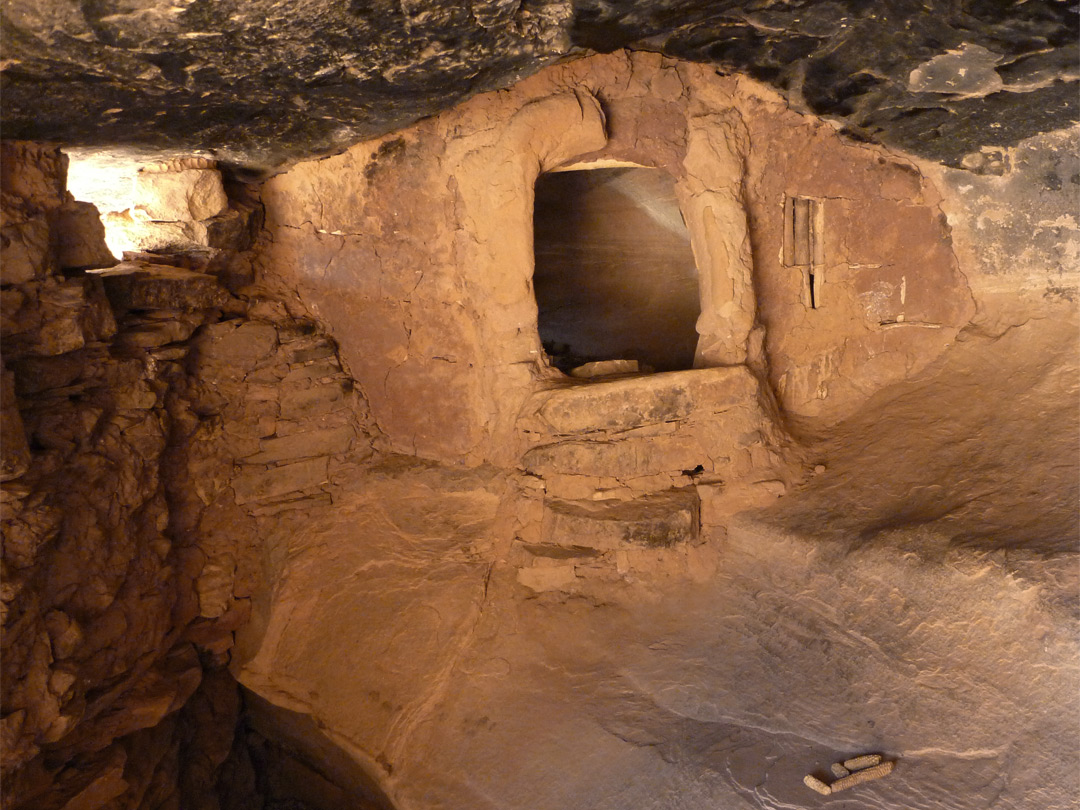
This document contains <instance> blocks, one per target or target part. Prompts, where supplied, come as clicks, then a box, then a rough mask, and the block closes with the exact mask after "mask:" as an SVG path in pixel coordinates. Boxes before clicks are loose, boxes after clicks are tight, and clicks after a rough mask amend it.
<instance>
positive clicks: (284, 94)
mask: <svg viewBox="0 0 1080 810" xmlns="http://www.w3.org/2000/svg"><path fill="white" fill-rule="evenodd" d="M3 37H4V50H5V60H4V65H3V77H4V93H5V99H6V100H5V108H6V109H5V129H6V133H7V135H8V136H9V137H22V138H35V139H43V140H61V141H63V142H66V143H70V144H91V145H97V146H107V147H116V146H117V145H123V146H128V147H135V148H138V149H141V150H142V151H143V152H144V154H147V155H155V154H156V155H162V154H166V155H168V154H186V153H189V152H192V151H194V150H213V153H214V154H216V155H217V156H219V157H228V158H231V159H232V160H234V161H236V162H239V163H242V164H245V165H248V166H255V167H259V168H264V169H265V168H269V167H273V166H277V165H279V164H281V163H283V162H286V161H292V160H296V159H302V158H306V157H311V156H312V155H313V154H316V153H320V152H321V153H326V152H328V151H336V150H339V149H342V148H345V147H347V146H349V145H351V144H353V143H356V142H357V141H359V140H362V139H368V138H372V137H375V136H379V135H382V134H385V133H387V132H389V131H392V130H394V129H398V128H400V127H402V126H404V125H407V124H410V123H412V122H414V121H416V120H417V119H419V118H422V117H424V116H428V115H432V114H435V113H437V112H440V111H442V110H445V109H447V108H449V107H450V106H452V105H454V104H456V103H458V102H459V101H461V100H463V99H465V98H467V97H469V96H471V95H474V94H475V93H477V92H483V91H486V90H491V89H494V88H496V87H506V86H509V85H511V84H513V83H514V82H515V81H517V80H519V79H520V78H521V77H522V76H525V75H528V74H530V73H533V72H535V71H537V70H538V69H540V68H542V67H543V66H544V65H547V64H550V63H552V62H553V61H556V60H559V59H561V58H565V57H567V56H572V55H583V54H586V53H589V52H593V51H601V52H610V51H614V50H617V49H620V48H624V47H631V48H638V49H643V50H648V51H656V52H661V53H664V54H665V55H667V56H671V57H677V58H682V59H687V60H691V61H696V62H699V63H701V64H704V65H709V66H710V67H711V68H713V69H720V70H722V71H742V72H746V73H748V74H749V75H751V76H753V77H755V78H756V79H758V80H761V81H765V82H769V83H771V84H772V85H773V86H775V87H776V88H778V89H779V90H781V91H782V92H784V93H785V94H786V95H787V96H788V98H790V99H791V100H792V102H793V103H795V104H796V105H805V109H807V110H809V111H812V112H814V113H817V114H819V115H828V116H833V117H836V118H838V119H840V120H841V121H842V122H843V123H844V125H845V126H847V127H848V128H849V129H850V130H852V131H854V132H856V133H858V134H860V135H861V136H862V137H870V138H874V139H877V140H879V141H882V142H884V143H887V144H890V145H895V146H900V147H903V148H905V149H907V150H910V151H913V152H915V153H917V154H921V155H924V156H928V157H931V158H933V159H935V160H939V161H944V162H947V163H949V164H950V165H960V163H961V161H962V160H963V159H964V157H965V156H966V155H968V154H970V153H973V152H975V153H977V152H978V151H979V150H980V148H981V147H983V146H996V147H1003V146H1011V145H1013V144H1015V143H1016V142H1018V141H1019V140H1021V139H1023V138H1026V137H1029V136H1032V135H1035V134H1037V133H1040V132H1046V131H1049V130H1054V129H1060V128H1062V127H1064V126H1067V125H1068V124H1069V123H1071V122H1074V121H1075V120H1076V114H1077V104H1076V95H1077V94H1076V80H1077V52H1076V43H1077V20H1076V15H1075V11H1074V10H1073V9H1072V8H1071V7H1070V5H1069V4H1068V3H1066V2H1059V1H1058V0H1032V2H1024V3H1018V4H1008V5H1003V4H1001V3H995V2H975V3H972V2H961V0H947V1H945V2H937V3H935V4H934V5H933V7H932V8H930V7H927V6H926V5H925V4H924V3H921V2H916V0H890V1H889V2H884V0H877V1H876V2H864V1H863V0H858V1H856V0H837V1H835V2H829V3H805V2H801V3H790V2H778V1H777V0H767V1H766V2H755V3H747V2H732V0H725V1H724V2H712V1H710V2H702V0H679V1H678V2H650V3H618V2H610V1H609V0H525V2H520V1H519V0H473V2H471V3H468V4H464V5H462V4H459V3H453V2H446V1H445V0H408V1H407V2H395V3H391V2H379V3H330V2H324V1H323V0H311V1H309V2H305V3H303V4H298V5H297V4H293V5H290V6H289V7H288V8H286V7H283V6H281V5H280V4H278V3H275V2H273V0H251V1H250V2H245V3H227V4H225V5H220V4H205V3H194V4H187V5H183V6H177V5H172V4H170V3H166V2H161V1H159V0H154V1H153V2H149V1H147V0H144V1H143V2H139V3H137V4H132V3H129V2H118V1H117V0H101V1H100V2H95V3H92V4H80V3H75V2H73V1H72V0H12V1H11V2H9V3H8V4H7V8H6V14H5V26H4V31H3ZM208 155H209V153H208Z"/></svg>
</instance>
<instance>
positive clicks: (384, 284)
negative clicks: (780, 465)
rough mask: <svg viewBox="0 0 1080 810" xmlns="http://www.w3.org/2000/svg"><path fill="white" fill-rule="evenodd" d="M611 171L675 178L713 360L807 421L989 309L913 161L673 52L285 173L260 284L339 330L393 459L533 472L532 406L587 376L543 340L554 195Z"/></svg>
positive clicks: (270, 193)
mask: <svg viewBox="0 0 1080 810" xmlns="http://www.w3.org/2000/svg"><path fill="white" fill-rule="evenodd" d="M609 160H617V161H622V162H629V163H634V164H637V165H641V166H651V167H656V168H661V169H664V170H666V171H667V172H669V173H670V174H671V175H672V176H673V177H674V178H675V180H676V189H677V193H678V196H679V200H680V206H681V208H682V213H683V216H684V218H685V221H686V224H687V228H688V231H689V233H690V239H691V244H692V247H693V251H694V255H695V258H696V262H697V266H698V271H699V273H700V278H701V316H700V318H699V319H698V322H697V324H696V328H697V331H698V334H699V336H700V337H699V341H698V347H697V353H696V358H695V367H697V368H705V367H717V366H729V365H746V366H747V367H748V368H750V369H752V370H753V371H754V374H755V375H756V376H757V378H758V379H765V380H768V383H769V384H770V387H771V388H772V392H773V393H774V394H775V396H776V398H777V400H778V402H779V404H780V405H781V407H782V408H783V409H784V410H785V411H786V412H787V413H788V414H790V415H795V416H802V417H813V418H816V419H819V420H822V421H835V420H838V419H839V418H842V417H843V416H844V415H846V414H848V413H850V412H852V411H853V410H854V409H855V408H856V407H857V406H858V405H859V404H860V403H862V402H864V401H865V399H866V398H867V397H868V396H869V395H870V394H871V393H872V392H873V391H874V390H877V389H878V388H880V387H882V386H883V385H885V384H888V383H890V382H893V381H896V380H898V379H901V378H903V377H905V376H906V375H908V374H911V373H913V372H914V371H916V370H917V369H918V368H920V367H922V366H923V365H925V364H926V363H927V362H929V361H930V360H931V359H932V358H933V357H935V356H936V355H937V354H938V353H940V351H941V350H942V349H943V348H944V347H945V346H946V345H947V344H948V343H949V341H950V340H951V339H952V338H953V336H954V335H955V334H956V332H957V330H958V329H959V328H960V327H962V326H963V325H964V324H965V323H966V322H967V321H968V320H969V318H970V316H971V314H972V312H973V307H972V303H971V297H970V294H969V293H968V291H967V288H966V286H965V283H964V279H963V276H962V275H961V274H960V273H959V271H958V268H957V264H956V260H955V257H954V256H953V253H952V250H951V247H950V242H949V233H948V228H947V226H946V224H945V221H944V219H943V217H942V216H941V214H940V212H939V210H938V207H937V204H938V195H937V193H936V191H935V190H934V189H933V188H932V187H931V186H930V185H929V184H928V183H927V182H926V181H925V180H924V179H923V177H922V176H921V175H920V174H919V172H918V171H917V170H916V169H915V168H914V167H912V166H911V165H909V164H908V163H906V162H905V161H904V160H902V159H899V158H896V157H894V156H891V155H889V154H888V153H886V152H884V151H883V150H881V149H880V148H876V147H869V146H865V145H857V144H853V143H850V142H848V141H845V140H844V139H842V138H841V137H839V136H838V135H837V134H836V132H835V131H834V130H833V129H832V128H830V127H829V126H827V125H825V124H823V123H822V122H820V121H818V120H816V119H813V118H810V117H806V116H801V115H798V114H796V113H793V112H791V111H790V110H789V109H788V108H787V107H786V105H785V104H784V103H783V102H782V100H781V99H780V98H779V97H778V96H777V95H776V94H775V93H773V92H771V91H769V90H767V89H765V88H764V87H762V86H761V85H758V84H756V83H754V82H752V81H750V80H747V79H745V78H742V77H722V76H718V75H716V74H715V72H713V71H711V70H709V69H707V68H705V67H703V66H699V65H689V64H681V63H677V62H674V61H671V60H667V59H662V58H660V57H659V56H656V55H653V54H627V53H616V54H612V55H607V56H597V57H592V58H588V59H582V60H578V61H576V62H573V63H571V64H567V65H561V66H557V67H553V68H550V69H548V70H546V71H543V72H542V73H540V74H538V75H536V76H534V77H532V78H530V79H528V80H526V81H524V82H522V83H520V84H519V85H517V86H516V87H514V88H512V89H510V90H507V91H501V92H497V93H489V94H485V95H482V96H478V97H476V98H474V99H472V100H470V101H469V102H467V103H465V104H463V105H461V106H460V107H458V108H456V109H454V110H452V111H449V112H447V113H444V114H442V115H440V116H438V117H435V118H432V119H428V120H426V121H423V122H420V123H418V124H416V125H415V126H413V127H410V128H408V129H406V130H402V131H401V132H399V133H395V134H393V135H389V136H386V137H383V138H379V139H376V140H373V141H369V142H366V143H362V144H359V145H357V146H355V147H353V148H351V149H350V150H348V151H347V152H345V153H343V154H341V155H337V156H335V157H331V158H327V159H325V160H321V161H313V162H308V163H303V164H299V165H297V166H295V167H294V168H292V169H291V170H290V171H288V172H286V173H284V174H282V175H279V176H278V177H275V178H273V179H272V180H271V181H269V182H268V183H267V184H266V185H265V187H264V193H263V200H264V203H265V205H266V215H267V228H268V230H269V233H270V235H271V241H269V242H268V244H267V246H266V249H265V250H264V252H263V253H262V255H261V258H260V267H259V270H260V272H261V278H262V279H263V280H264V281H267V282H269V283H274V282H276V283H277V284H278V285H280V287H281V288H282V289H283V290H284V292H285V293H286V294H288V295H290V296H291V297H294V298H298V299H299V300H300V301H302V302H303V303H304V304H305V305H306V306H307V307H308V308H309V310H310V312H311V314H312V315H313V316H315V317H316V318H318V319H319V320H320V321H321V322H323V323H325V324H327V325H328V326H329V327H330V328H331V329H332V331H333V334H334V336H335V337H336V339H337V340H338V341H339V343H340V345H341V347H342V352H343V356H344V358H345V359H346V361H347V363H348V365H349V367H350V368H351V370H352V372H353V374H354V375H355V377H356V379H357V380H358V383H359V385H360V387H361V389H362V390H363V393H364V395H365V396H366V397H367V399H368V401H369V402H370V403H371V407H372V411H373V414H374V417H375V419H376V420H377V422H378V424H379V427H380V428H381V430H382V431H383V432H384V434H385V435H386V437H387V438H388V440H389V442H390V445H391V447H392V449H393V450H395V451H399V452H404V453H410V454H416V455H419V456H422V457H425V458H431V459H437V460H443V461H452V462H463V463H467V464H479V463H483V462H494V463H496V464H499V465H504V466H516V465H518V464H519V463H520V459H521V458H522V455H523V454H524V452H525V451H526V450H527V449H528V447H529V446H531V445H532V444H534V443H535V441H536V437H535V436H533V435H531V434H530V433H529V432H528V431H527V430H525V429H524V425H523V424H522V423H521V422H520V420H521V419H522V418H524V419H526V420H528V419H529V418H530V414H529V412H528V407H527V406H528V403H529V402H530V398H532V397H534V396H536V395H537V394H539V393H541V392H543V391H544V390H546V389H548V388H550V387H551V386H553V385H562V384H563V380H564V379H565V378H563V377H562V375H561V374H560V373H559V372H557V371H555V370H553V369H552V368H550V366H548V365H547V363H546V362H545V360H544V355H543V351H542V348H541V345H540V340H539V337H538V334H537V307H536V301H535V298H534V296H533V294H532V289H531V281H532V270H533V251H532V204H533V187H534V184H535V181H536V178H537V177H538V176H539V175H540V174H541V173H543V172H545V171H549V170H552V169H555V168H566V167H567V166H571V165H574V164H579V163H580V164H590V163H591V164H595V163H597V162H603V161H609ZM792 196H801V197H809V198H813V199H814V200H816V201H817V202H818V205H819V207H820V209H821V211H822V215H823V223H824V224H823V228H822V230H821V232H820V233H818V234H817V238H818V239H819V240H821V242H822V249H823V253H821V252H819V255H820V257H821V261H820V266H816V267H814V270H815V271H816V276H817V280H818V285H819V289H820V296H819V300H818V302H817V303H818V306H817V308H812V307H810V306H809V303H808V301H807V298H806V296H805V285H806V279H805V275H804V273H805V270H806V268H801V267H799V268H794V267H788V266H786V265H785V263H784V261H783V257H784V245H783V240H784V206H785V201H786V200H787V199H788V198H789V197H792ZM684 373H685V372H684ZM690 373H692V372H690Z"/></svg>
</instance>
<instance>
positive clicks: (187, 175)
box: [132, 169, 229, 222]
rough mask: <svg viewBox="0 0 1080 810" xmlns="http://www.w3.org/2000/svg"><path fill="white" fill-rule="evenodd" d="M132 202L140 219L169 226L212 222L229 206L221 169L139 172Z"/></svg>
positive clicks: (134, 210) (134, 211)
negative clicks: (211, 218)
mask: <svg viewBox="0 0 1080 810" xmlns="http://www.w3.org/2000/svg"><path fill="white" fill-rule="evenodd" d="M132 199H133V200H134V201H135V207H134V208H133V214H134V215H135V216H136V217H139V218H142V219H147V220H154V221H166V222H185V221H186V222H195V221H199V220H204V219H210V217H215V216H217V215H218V214H221V213H222V212H223V211H225V209H226V208H227V207H228V205H229V200H228V197H226V196H225V189H224V187H223V186H222V183H221V173H220V172H218V170H217V169H181V170H180V171H165V172H147V171H142V172H139V173H138V174H137V175H136V176H135V184H134V188H133V189H132Z"/></svg>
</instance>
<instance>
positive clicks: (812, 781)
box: [803, 774, 832, 796]
mask: <svg viewBox="0 0 1080 810" xmlns="http://www.w3.org/2000/svg"><path fill="white" fill-rule="evenodd" d="M803 784H805V785H806V786H807V787H808V788H810V789H811V790H816V791H817V792H818V793H820V794H821V795H822V796H828V795H829V794H830V793H832V788H831V787H829V786H828V785H826V784H825V783H824V782H822V781H821V780H820V779H818V778H817V777H816V776H813V775H812V774H807V775H806V776H804V777H803Z"/></svg>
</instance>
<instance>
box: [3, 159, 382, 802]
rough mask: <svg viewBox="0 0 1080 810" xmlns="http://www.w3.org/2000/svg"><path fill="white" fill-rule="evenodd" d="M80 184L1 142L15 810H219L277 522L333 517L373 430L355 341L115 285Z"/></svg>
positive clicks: (253, 312) (137, 279) (190, 283)
mask: <svg viewBox="0 0 1080 810" xmlns="http://www.w3.org/2000/svg"><path fill="white" fill-rule="evenodd" d="M64 168H65V158H64V156H63V155H62V154H61V153H60V152H59V151H57V150H56V149H54V148H45V147H38V146H34V145H31V144H21V143H14V142H5V144H4V152H3V170H4V174H3V177H4V187H3V192H4V207H3V215H4V221H3V228H4V239H5V268H6V271H5V275H4V278H3V281H4V284H3V287H2V289H0V296H2V300H3V323H2V337H3V359H4V369H5V370H4V380H3V394H4V411H3V419H4V437H3V479H4V480H3V484H2V492H3V510H4V511H3V537H4V546H3V593H2V596H3V621H4V629H3V656H2V659H3V721H2V722H3V746H4V756H3V766H4V783H5V791H4V793H5V795H4V802H5V807H12V808H21V807H35V808H51V807H56V808H60V807H67V808H76V807H85V808H91V807H102V806H106V805H107V806H110V807H117V808H119V807H132V808H133V807H147V806H160V807H166V806H174V807H179V806H182V807H207V808H209V807H217V806H218V803H217V798H216V795H215V793H214V792H213V791H210V792H206V791H205V784H204V782H205V780H207V779H209V780H210V782H211V783H212V782H213V777H214V774H215V773H216V771H217V769H218V766H220V765H221V764H222V763H223V762H224V761H225V759H226V757H227V756H228V755H229V753H230V750H231V748H232V741H233V736H234V735H233V732H234V728H235V726H236V723H237V720H238V711H239V696H238V694H237V692H236V687H235V684H234V683H233V682H232V680H231V678H229V677H228V675H227V673H225V672H224V670H223V669H222V668H223V666H224V664H225V663H227V661H228V658H229V655H228V650H229V648H230V647H231V645H232V633H233V631H234V630H235V629H236V628H237V627H239V626H240V625H241V624H243V623H244V622H245V621H246V619H247V616H248V614H249V602H250V598H251V593H252V586H253V584H254V582H255V581H256V579H257V576H256V574H257V571H258V567H259V565H260V558H259V551H258V545H257V541H258V538H259V536H260V531H261V530H260V522H261V521H265V520H272V519H273V518H272V515H274V514H275V513H276V512H278V511H280V510H281V509H290V508H293V509H296V508H304V505H305V504H310V503H319V502H322V501H324V500H328V499H329V498H330V495H329V491H330V488H331V483H330V482H331V480H332V478H333V476H334V475H335V470H336V469H338V468H340V467H341V466H342V464H344V463H346V460H348V461H349V462H350V463H351V462H352V461H353V460H355V459H357V458H364V457H365V456H366V455H367V454H370V452H371V447H370V440H369V438H368V437H367V433H366V432H365V427H364V419H365V417H364V413H365V411H364V408H363V406H362V404H361V403H360V402H359V400H358V399H357V397H356V394H355V392H354V391H353V389H352V385H351V380H350V378H349V376H348V375H347V374H346V373H345V372H344V371H343V369H342V367H341V365H340V363H339V361H338V359H337V350H336V347H335V344H334V343H333V342H332V341H331V340H329V339H328V338H327V337H326V336H325V335H323V334H322V333H321V332H320V330H319V329H318V327H317V326H315V325H313V324H311V323H310V322H303V321H297V320H295V319H294V318H292V317H290V316H289V315H288V313H287V311H286V310H285V308H284V307H283V306H282V305H280V304H274V303H273V302H268V301H260V300H259V299H258V296H257V293H255V292H254V291H251V290H248V291H247V292H245V293H242V294H241V295H239V296H237V295H234V294H233V293H232V292H230V291H229V289H227V287H226V286H225V285H224V284H223V283H222V278H228V277H229V274H228V273H223V274H222V276H220V277H219V276H217V275H214V274H212V273H207V272H202V271H200V270H198V269H189V268H183V267H174V266H168V265H164V264H161V263H156V264H155V263H152V262H149V261H145V260H143V261H129V262H125V263H121V264H115V259H112V257H111V256H109V254H108V252H107V251H106V250H105V247H104V243H103V241H102V237H103V231H102V229H101V223H100V221H99V220H98V219H97V218H96V216H95V217H93V220H92V224H93V225H94V226H95V227H93V228H88V229H86V230H81V231H80V230H77V229H76V228H75V227H74V226H73V220H72V219H71V218H70V217H69V216H66V212H68V211H71V210H73V209H74V210H78V208H77V207H76V206H75V205H74V204H72V203H71V202H70V201H69V200H68V199H67V198H66V196H65V191H64ZM81 221H84V220H83V219H78V220H75V222H81ZM39 223H40V224H39ZM28 234H33V238H31V237H30V236H28ZM95 240H96V241H95ZM87 246H93V250H90V249H89V247H87ZM235 247H236V246H235V245H234V246H233V249H232V250H231V251H224V252H223V253H224V254H228V256H225V255H219V256H217V257H216V261H217V263H218V265H228V264H229V261H228V257H229V256H231V257H232V258H236V256H237V253H236V250H235ZM12 254H13V255H15V256H16V258H14V259H11V261H10V262H9V261H8V256H9V255H12ZM88 255H89V256H92V257H93V259H92V260H91V261H90V262H87V263H88V264H90V265H91V266H93V265H94V264H100V263H107V264H115V266H113V267H109V268H107V269H105V270H97V271H96V270H90V271H89V272H87V271H86V269H85V264H84V259H85V257H86V256H88ZM24 256H30V257H31V260H30V261H29V262H27V263H25V264H20V263H19V260H20V259H22V258H23V257H24ZM73 256H74V257H77V258H74V259H73V258H72V257H73ZM103 257H108V259H107V261H105V260H104V258H103ZM156 258H157V261H158V262H161V261H167V260H168V259H167V258H166V257H156ZM188 258H189V259H190V257H188ZM76 261H77V262H78V263H77V264H73V262H76ZM203 269H206V268H203ZM249 798H251V797H249ZM245 801H246V800H245ZM235 806H237V807H242V806H244V805H243V803H240V804H236V805H235Z"/></svg>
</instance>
